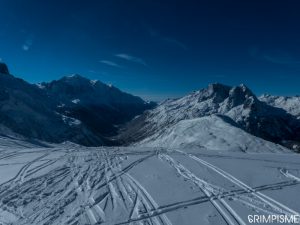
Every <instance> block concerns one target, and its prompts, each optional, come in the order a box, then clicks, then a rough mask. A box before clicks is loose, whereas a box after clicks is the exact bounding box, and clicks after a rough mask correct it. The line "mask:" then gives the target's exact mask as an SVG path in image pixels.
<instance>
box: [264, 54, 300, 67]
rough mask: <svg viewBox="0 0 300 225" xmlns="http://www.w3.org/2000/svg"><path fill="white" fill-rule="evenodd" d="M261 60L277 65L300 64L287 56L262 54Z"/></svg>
mask: <svg viewBox="0 0 300 225" xmlns="http://www.w3.org/2000/svg"><path fill="white" fill-rule="evenodd" d="M262 58H263V59H264V60H266V61H269V62H272V63H277V64H290V65H293V64H300V61H299V60H296V59H295V58H293V57H291V56H289V55H286V54H285V55H268V54H264V55H263V56H262Z"/></svg>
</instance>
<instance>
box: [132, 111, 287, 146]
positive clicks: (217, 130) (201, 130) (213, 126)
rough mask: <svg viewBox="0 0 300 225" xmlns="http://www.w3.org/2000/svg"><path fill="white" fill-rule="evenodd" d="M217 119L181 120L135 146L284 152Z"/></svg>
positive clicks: (231, 122) (224, 120) (217, 117)
mask: <svg viewBox="0 0 300 225" xmlns="http://www.w3.org/2000/svg"><path fill="white" fill-rule="evenodd" d="M236 126H237V124H234V122H233V121H231V120H229V119H228V118H224V117H223V118H222V117H220V116H215V115H213V116H205V117H201V118H196V119H189V120H182V121H180V122H178V123H176V124H175V125H174V126H171V127H168V128H167V129H166V130H164V131H163V132H158V133H156V134H155V135H153V136H151V137H148V138H146V139H144V140H143V141H141V142H140V143H137V144H136V145H137V146H147V147H166V148H171V149H172V148H182V149H191V148H194V149H208V150H215V151H240V152H285V151H288V150H287V149H285V148H284V147H281V146H280V145H276V144H274V143H272V142H268V141H265V140H263V139H261V138H258V137H255V136H253V135H251V134H249V133H247V132H245V131H243V130H242V129H240V128H238V127H236Z"/></svg>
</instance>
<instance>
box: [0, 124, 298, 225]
mask: <svg viewBox="0 0 300 225" xmlns="http://www.w3.org/2000/svg"><path fill="white" fill-rule="evenodd" d="M222 126H223V125H222ZM22 145H24V146H23V147H22ZM0 168H1V169H0V224H1V225H2V224H3V225H75V224H76V225H87V224H90V225H96V224H105V225H116V224H119V225H121V224H124V225H125V224H137V225H138V224H143V225H145V224H152V225H199V224H201V225H228V224H230V225H242V224H243V225H244V224H250V223H249V221H248V215H253V214H257V215H265V216H266V217H267V216H270V215H286V216H290V215H297V214H299V212H300V201H299V198H297V196H299V191H300V185H299V184H300V182H299V181H300V155H299V154H274V153H251V154H245V153H239V152H229V151H211V150H207V149H204V148H203V149H202V150H201V151H199V149H190V148H187V149H174V148H167V149H165V148H161V147H160V148H149V147H148V148H146V147H110V148H108V147H100V148H99V147H97V148H87V147H83V146H79V145H74V144H71V143H64V144H58V145H51V146H49V147H41V146H39V145H34V144H26V143H24V142H23V141H22V142H16V140H9V141H8V142H6V141H5V140H2V139H1V137H0Z"/></svg>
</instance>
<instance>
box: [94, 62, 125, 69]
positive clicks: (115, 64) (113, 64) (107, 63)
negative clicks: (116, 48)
mask: <svg viewBox="0 0 300 225" xmlns="http://www.w3.org/2000/svg"><path fill="white" fill-rule="evenodd" d="M99 62H100V63H102V64H105V65H108V66H112V67H118V68H121V66H120V65H119V64H117V63H115V62H113V61H109V60H100V61H99Z"/></svg>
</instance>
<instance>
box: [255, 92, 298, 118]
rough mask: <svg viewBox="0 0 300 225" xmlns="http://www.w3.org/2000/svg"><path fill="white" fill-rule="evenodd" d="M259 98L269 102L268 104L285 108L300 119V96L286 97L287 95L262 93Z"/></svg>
mask: <svg viewBox="0 0 300 225" xmlns="http://www.w3.org/2000/svg"><path fill="white" fill-rule="evenodd" d="M259 100H261V101H263V102H265V103H267V104H268V105H271V106H274V107H277V108H281V109H284V110H285V111H286V112H288V113H290V114H292V115H294V116H296V117H297V118H298V119H300V97H299V96H293V97H285V96H273V95H266V94H265V95H262V96H260V97H259Z"/></svg>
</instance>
